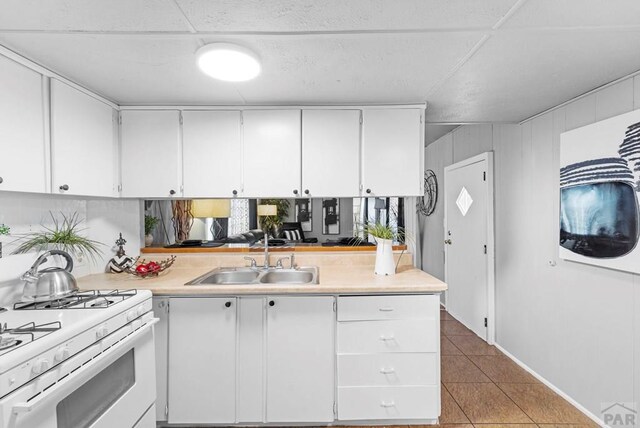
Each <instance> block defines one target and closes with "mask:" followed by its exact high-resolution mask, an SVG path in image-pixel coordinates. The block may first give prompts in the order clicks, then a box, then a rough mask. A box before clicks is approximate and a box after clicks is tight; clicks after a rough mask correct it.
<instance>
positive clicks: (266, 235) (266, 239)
mask: <svg viewBox="0 0 640 428" xmlns="http://www.w3.org/2000/svg"><path fill="white" fill-rule="evenodd" d="M263 269H265V270H266V269H269V231H267V230H265V232H264V265H263Z"/></svg>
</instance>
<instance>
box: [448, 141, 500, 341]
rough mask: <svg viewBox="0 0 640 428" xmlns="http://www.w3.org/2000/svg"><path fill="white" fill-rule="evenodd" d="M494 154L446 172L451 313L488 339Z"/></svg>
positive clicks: (458, 165) (449, 309) (464, 162)
mask: <svg viewBox="0 0 640 428" xmlns="http://www.w3.org/2000/svg"><path fill="white" fill-rule="evenodd" d="M490 155H491V154H490V153H487V154H484V155H480V156H477V157H474V158H471V159H469V160H466V161H463V162H459V163H456V164H454V165H451V166H449V167H446V168H445V173H444V192H445V195H444V204H445V229H444V232H445V233H444V235H445V236H444V240H445V246H444V247H445V265H446V272H445V280H446V283H447V285H448V286H449V288H448V290H447V292H446V306H447V311H448V312H449V313H450V314H451V315H453V316H454V317H455V318H457V319H458V320H460V322H462V323H463V324H464V325H465V326H467V327H468V328H469V329H471V330H472V331H473V332H475V333H476V334H477V335H478V336H480V337H481V338H483V339H485V340H487V339H488V335H487V327H486V326H485V323H488V322H489V317H490V310H489V304H490V303H489V302H490V300H489V284H490V277H489V275H490V269H491V270H492V268H491V266H492V263H491V258H490V256H489V254H490V252H492V251H493V239H492V237H491V236H492V233H493V228H492V226H490V225H491V224H492V222H493V219H492V212H493V210H492V209H491V210H490V206H491V207H492V206H493V200H492V198H493V196H492V194H493V192H492V191H491V190H490V183H491V181H490V179H489V177H490V173H491V167H490V159H491V156H490ZM491 318H492V317H491ZM491 321H492V320H491Z"/></svg>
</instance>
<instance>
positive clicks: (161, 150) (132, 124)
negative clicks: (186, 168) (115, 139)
mask: <svg viewBox="0 0 640 428" xmlns="http://www.w3.org/2000/svg"><path fill="white" fill-rule="evenodd" d="M121 118H122V125H121V144H120V158H121V170H122V171H121V174H122V196H123V197H134V198H167V197H172V196H175V197H180V196H182V192H181V187H182V168H181V165H182V162H180V155H181V153H180V112H179V111H177V110H149V111H146V110H125V111H122V112H121Z"/></svg>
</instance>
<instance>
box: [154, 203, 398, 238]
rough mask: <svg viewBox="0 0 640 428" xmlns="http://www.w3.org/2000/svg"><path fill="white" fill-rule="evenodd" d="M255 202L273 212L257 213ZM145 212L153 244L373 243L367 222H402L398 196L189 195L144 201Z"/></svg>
mask: <svg viewBox="0 0 640 428" xmlns="http://www.w3.org/2000/svg"><path fill="white" fill-rule="evenodd" d="M258 205H276V206H277V213H278V214H277V215H275V216H269V217H261V216H258V209H257V207H258ZM144 214H145V216H151V217H155V218H157V219H158V224H157V225H156V227H155V228H154V229H153V230H152V231H151V235H153V244H152V245H153V246H170V247H175V246H178V247H190V246H204V247H219V246H223V245H227V246H245V247H246V246H258V247H259V246H262V245H263V243H262V240H263V237H264V231H267V230H268V231H269V234H270V237H271V238H272V239H270V240H269V246H272V245H274V246H282V245H287V246H291V245H304V246H313V245H316V246H320V245H321V246H352V245H373V243H374V242H375V240H374V239H373V237H371V236H367V235H366V233H365V232H364V230H363V227H362V226H363V225H364V224H366V223H374V222H376V223H381V224H384V225H388V226H389V227H390V228H392V229H393V230H394V231H397V230H399V228H403V227H404V200H403V198H396V197H391V198H313V199H303V198H297V199H259V200H258V199H239V198H234V199H194V200H180V201H178V200H173V201H167V200H162V201H160V200H154V201H145V212H144Z"/></svg>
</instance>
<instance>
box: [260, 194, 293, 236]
mask: <svg viewBox="0 0 640 428" xmlns="http://www.w3.org/2000/svg"><path fill="white" fill-rule="evenodd" d="M260 205H275V206H277V207H278V214H277V215H271V216H265V217H259V219H260V227H261V228H262V230H265V231H267V232H268V233H273V234H275V233H276V231H277V230H278V229H279V228H280V227H281V226H282V222H283V221H284V219H285V218H287V216H288V215H289V208H290V207H291V202H289V200H288V199H260Z"/></svg>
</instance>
